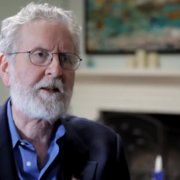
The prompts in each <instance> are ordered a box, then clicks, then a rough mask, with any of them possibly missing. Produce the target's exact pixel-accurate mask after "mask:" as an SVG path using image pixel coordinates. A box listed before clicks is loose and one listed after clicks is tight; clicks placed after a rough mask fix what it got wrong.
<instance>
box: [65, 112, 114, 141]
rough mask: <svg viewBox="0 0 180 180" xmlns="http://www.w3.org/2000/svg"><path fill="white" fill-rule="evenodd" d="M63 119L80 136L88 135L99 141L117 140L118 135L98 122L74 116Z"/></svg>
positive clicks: (66, 116)
mask: <svg viewBox="0 0 180 180" xmlns="http://www.w3.org/2000/svg"><path fill="white" fill-rule="evenodd" d="M62 118H63V119H64V121H66V123H67V124H69V126H71V127H72V128H73V129H74V130H75V131H76V133H78V134H80V135H83V136H86V135H87V136H91V138H97V139H99V138H100V139H111V140H112V139H114V140H115V139H116V138H117V134H116V132H115V131H114V130H112V129H111V128H109V127H108V126H106V125H104V124H101V123H99V122H97V121H93V120H89V119H86V118H81V117H77V116H72V115H64V116H63V117H62Z"/></svg>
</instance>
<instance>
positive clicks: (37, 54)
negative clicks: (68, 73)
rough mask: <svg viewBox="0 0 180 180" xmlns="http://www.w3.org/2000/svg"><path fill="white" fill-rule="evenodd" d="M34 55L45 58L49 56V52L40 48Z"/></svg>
mask: <svg viewBox="0 0 180 180" xmlns="http://www.w3.org/2000/svg"><path fill="white" fill-rule="evenodd" d="M33 56H35V57H36V58H44V57H47V56H48V53H47V52H46V51H42V50H38V51H34V52H33Z"/></svg>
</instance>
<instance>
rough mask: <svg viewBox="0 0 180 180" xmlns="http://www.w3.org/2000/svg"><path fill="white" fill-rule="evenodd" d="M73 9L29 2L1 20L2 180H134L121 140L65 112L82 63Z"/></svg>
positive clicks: (103, 128) (111, 133)
mask: <svg viewBox="0 0 180 180" xmlns="http://www.w3.org/2000/svg"><path fill="white" fill-rule="evenodd" d="M79 35H80V27H79V25H78V24H77V21H76V19H75V17H74V16H73V14H72V13H71V12H70V11H66V10H63V9H61V8H57V7H54V6H51V5H49V4H47V3H46V4H34V3H30V4H28V5H27V6H26V7H25V8H23V9H22V10H21V11H20V12H19V13H18V14H17V15H15V16H13V17H9V18H7V19H5V20H4V21H3V22H2V27H1V35H0V52H1V56H0V76H1V78H2V81H3V83H4V85H5V86H6V87H8V88H9V89H10V98H9V99H8V100H7V101H6V102H5V104H4V105H3V106H1V107H0V179H2V180H16V179H21V180H57V179H62V180H63V179H64V180H71V179H80V180H129V179H130V177H129V171H128V168H127V164H126V160H125V157H124V152H123V147H122V142H121V139H120V137H119V135H117V134H116V133H115V132H114V131H112V130H111V129H109V128H108V127H105V126H103V125H101V124H99V123H97V122H94V121H90V120H86V119H82V118H78V117H74V116H70V115H65V113H66V110H67V108H68V105H69V102H70V99H71V95H72V90H73V85H74V77H75V70H76V69H77V68H78V66H79V65H80V62H81V59H80V57H79Z"/></svg>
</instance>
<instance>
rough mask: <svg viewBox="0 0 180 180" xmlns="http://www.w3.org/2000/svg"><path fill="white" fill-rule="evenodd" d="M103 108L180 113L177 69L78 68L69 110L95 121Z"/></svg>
mask: <svg viewBox="0 0 180 180" xmlns="http://www.w3.org/2000/svg"><path fill="white" fill-rule="evenodd" d="M104 110H105V111H108V110H111V111H120V112H145V113H165V114H180V70H179V71H178V70H164V69H115V68H113V69H112V68H111V69H110V68H107V69H106V68H101V69H100V68H92V69H90V68H86V69H85V68H80V69H78V70H77V71H76V80H75V86H74V94H73V98H72V101H71V107H70V111H71V112H70V113H71V114H73V115H76V116H80V117H85V118H88V119H93V120H96V119H98V117H99V115H100V112H101V111H104Z"/></svg>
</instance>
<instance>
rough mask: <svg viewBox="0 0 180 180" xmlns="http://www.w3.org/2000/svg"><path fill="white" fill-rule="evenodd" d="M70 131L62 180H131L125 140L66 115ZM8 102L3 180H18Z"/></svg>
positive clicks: (0, 156) (1, 136) (0, 161)
mask: <svg viewBox="0 0 180 180" xmlns="http://www.w3.org/2000/svg"><path fill="white" fill-rule="evenodd" d="M61 122H62V123H63V125H64V127H65V129H66V135H65V137H64V140H63V145H62V147H61V149H60V155H59V162H60V163H61V167H62V169H63V171H62V173H61V174H62V179H63V180H70V179H71V177H72V175H74V177H76V178H79V179H80V180H130V175H129V170H128V167H127V163H126V160H125V156H124V151H123V147H122V142H121V138H120V136H119V135H117V134H116V133H115V132H114V131H112V130H111V129H110V128H108V127H106V126H104V125H102V124H100V123H97V122H94V121H90V120H86V119H83V118H78V117H75V116H70V115H64V116H63V117H61ZM17 179H18V176H17V172H16V167H15V162H14V157H13V151H12V144H11V136H10V132H9V127H8V120H7V102H6V103H5V104H4V105H3V106H1V107H0V180H17Z"/></svg>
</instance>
